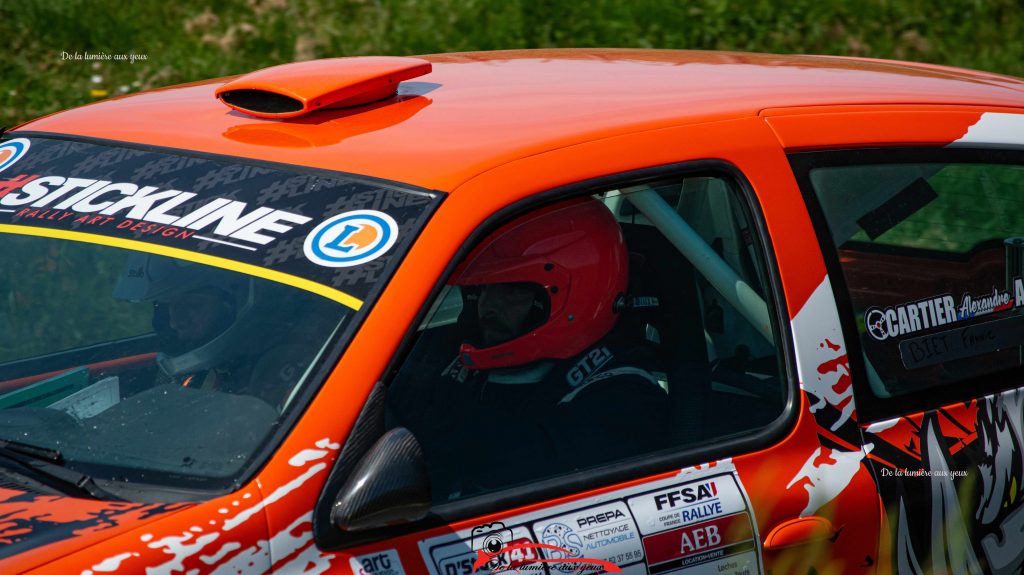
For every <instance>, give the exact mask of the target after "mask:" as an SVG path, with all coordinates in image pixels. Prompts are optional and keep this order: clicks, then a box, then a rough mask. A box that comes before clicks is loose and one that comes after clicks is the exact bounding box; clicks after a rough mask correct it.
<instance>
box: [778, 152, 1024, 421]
mask: <svg viewBox="0 0 1024 575" xmlns="http://www.w3.org/2000/svg"><path fill="white" fill-rule="evenodd" d="M788 158H789V163H790V167H791V168H792V170H793V175H794V176H795V177H796V180H797V183H798V184H799V186H800V192H801V194H802V195H803V197H804V202H805V204H806V205H807V211H808V213H809V214H810V217H811V222H812V224H813V226H814V231H815V234H816V235H817V239H818V245H819V248H820V249H821V253H822V257H823V258H824V260H825V268H826V271H827V273H828V277H829V279H830V281H831V285H832V293H833V296H834V297H835V301H836V306H837V308H838V310H839V323H840V325H841V328H842V334H843V339H845V340H846V350H847V356H848V359H849V362H850V377H851V379H852V382H853V399H854V403H855V405H856V406H857V419H858V422H859V423H860V424H861V425H862V426H866V425H868V424H870V423H873V422H878V421H886V420H889V419H892V418H895V417H899V416H903V415H910V414H914V413H921V412H924V411H929V410H933V409H938V408H941V407H944V406H947V405H952V404H954V403H958V402H966V401H970V400H972V399H976V398H979V397H984V396H987V395H992V394H994V393H998V392H1001V391H1005V390H1008V389H1015V388H1019V387H1021V385H1022V384H1021V383H1020V382H1021V381H1024V366H1021V367H1018V368H1016V369H1009V370H1004V371H1000V372H996V373H990V374H984V375H980V376H975V377H972V378H969V379H963V380H960V381H955V382H950V383H946V384H943V385H937V386H935V387H928V388H926V389H922V390H919V391H913V392H910V393H906V394H901V395H897V396H893V397H878V396H877V395H875V393H874V392H873V391H872V390H871V387H870V384H869V382H868V380H867V376H866V373H867V368H866V366H865V363H864V349H863V346H862V345H861V340H860V334H859V332H858V330H857V321H856V316H855V313H854V308H853V302H852V301H851V299H850V291H849V289H848V288H847V284H846V279H845V277H844V275H843V270H842V267H841V265H840V263H839V254H838V251H837V250H836V248H835V247H834V246H833V243H832V232H831V230H830V228H829V226H828V221H827V220H826V218H825V212H824V210H823V208H822V206H821V202H819V201H818V197H817V195H816V194H815V191H814V186H813V184H812V182H811V179H810V173H811V170H812V169H814V168H826V167H846V166H861V165H879V164H912V163H943V164H956V163H959V164H1010V165H1019V166H1024V151H1022V150H1012V149H1005V148H992V147H985V148H968V147H962V148H961V147H956V148H946V147H938V146H936V147H899V148H845V149H829V150H817V151H809V152H796V153H792V154H788Z"/></svg>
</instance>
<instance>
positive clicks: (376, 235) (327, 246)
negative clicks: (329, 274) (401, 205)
mask: <svg viewBox="0 0 1024 575" xmlns="http://www.w3.org/2000/svg"><path fill="white" fill-rule="evenodd" d="M397 240H398V224H397V223H396V222H395V220H394V218H392V217H391V216H389V215H387V214H385V213H384V212H378V211H376V210H355V211H351V212H345V213H343V214H338V215H336V216H334V217H332V218H330V219H328V220H326V221H324V222H322V223H321V224H320V225H318V226H317V227H316V228H314V229H313V231H312V232H310V233H309V235H308V236H306V242H305V244H303V251H304V252H305V254H306V257H307V258H309V260H310V261H311V262H313V263H315V264H318V265H321V266H326V267H332V268H344V267H349V266H357V265H361V264H364V263H366V262H368V261H371V260H375V259H377V258H379V257H380V256H382V255H384V254H385V253H387V251H388V250H389V249H391V247H392V246H393V245H395V242H396V241H397Z"/></svg>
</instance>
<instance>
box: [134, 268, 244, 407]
mask: <svg viewBox="0 0 1024 575" xmlns="http://www.w3.org/2000/svg"><path fill="white" fill-rule="evenodd" d="M247 283H248V282H247V281H246V280H244V279H241V278H239V277H238V276H237V275H236V274H233V273H231V272H227V271H223V270H219V269H216V268H212V267H209V266H204V265H199V264H194V263H192V262H188V261H185V260H178V259H174V258H168V257H163V256H156V255H150V254H141V253H133V254H131V255H130V256H129V258H128V262H127V265H126V270H125V272H124V273H123V274H122V276H121V278H120V279H119V281H118V283H117V286H115V288H114V298H115V299H118V300H122V301H133V302H150V303H151V304H152V305H153V329H154V331H155V332H156V334H157V337H158V346H159V349H160V350H161V352H162V353H161V355H160V356H158V361H159V362H160V363H161V368H162V369H163V370H164V371H165V372H166V375H167V376H169V377H170V379H171V382H170V383H174V384H177V385H181V386H183V387H193V388H200V389H208V390H221V389H230V388H231V387H233V384H235V383H236V382H237V381H238V380H240V379H242V377H240V376H241V374H240V373H239V372H240V371H241V370H242V365H241V364H240V362H239V361H237V360H236V361H234V362H229V361H225V360H226V359H227V358H225V357H223V354H221V353H218V352H219V351H223V350H222V348H223V346H219V345H215V344H214V343H215V341H216V340H217V339H218V336H223V335H224V334H225V332H227V331H228V330H229V328H230V327H231V326H232V325H233V324H234V323H235V321H236V320H237V318H238V308H239V307H240V306H239V303H240V302H241V301H243V300H244V299H245V293H244V292H245V291H246V287H247V285H246V284H247ZM242 305H244V303H243V304H242Z"/></svg>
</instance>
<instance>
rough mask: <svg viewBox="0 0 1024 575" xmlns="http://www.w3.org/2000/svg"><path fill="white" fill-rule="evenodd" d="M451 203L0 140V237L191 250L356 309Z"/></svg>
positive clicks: (373, 188) (127, 153) (220, 163)
mask: <svg viewBox="0 0 1024 575" xmlns="http://www.w3.org/2000/svg"><path fill="white" fill-rule="evenodd" d="M8 137H10V135H9V136H8ZM442 196H443V194H441V193H439V192H432V191H429V190H422V189H417V188H413V187H411V186H405V185H402V184H395V183H391V182H385V181H380V180H374V179H371V178H365V177H361V176H355V175H350V174H343V173H339V172H332V171H327V170H318V169H313V168H304V167H300V166H288V165H282V164H271V163H267V162H255V161H250V160H238V159H233V158H229V157H222V156H211V155H202V156H199V155H189V153H188V152H182V153H177V152H176V151H173V150H163V149H153V148H146V149H141V148H136V147H120V146H118V145H116V144H109V145H108V144H105V143H103V144H101V143H94V142H84V141H76V140H73V139H64V138H50V137H34V136H33V137H18V138H13V139H5V140H3V141H0V232H3V233H14V234H19V233H20V234H24V235H35V236H43V237H51V238H60V239H70V240H77V241H91V242H94V243H101V244H104V243H105V244H109V245H112V246H115V247H128V248H133V249H142V250H144V251H145V249H146V248H145V247H144V246H145V245H147V244H148V245H149V246H156V247H153V248H151V251H152V252H153V253H157V254H161V255H169V254H178V255H180V257H189V256H188V254H186V253H185V252H189V253H191V254H195V256H194V258H195V259H196V261H199V262H201V263H210V262H213V261H217V262H225V261H228V262H235V263H236V264H241V265H239V266H237V267H239V269H243V270H248V271H250V272H255V273H261V272H260V270H263V272H262V273H264V275H265V276H267V277H270V278H271V279H273V278H276V279H278V281H284V282H285V283H288V282H289V279H288V278H292V279H297V281H295V282H292V283H293V285H298V286H301V287H306V288H307V289H310V290H311V291H316V292H317V293H320V294H321V295H325V296H326V297H333V298H334V299H337V300H338V301H340V302H342V303H346V304H348V305H350V306H351V307H356V308H358V306H359V305H361V302H362V300H364V299H366V298H367V297H369V296H370V295H371V294H372V293H374V292H375V291H376V290H377V289H379V287H380V286H381V284H382V282H383V280H384V279H385V276H386V275H387V274H389V273H390V270H391V269H393V267H394V264H395V263H397V261H399V259H400V258H401V256H402V255H403V254H404V251H405V250H406V249H407V248H408V247H409V245H410V243H411V241H412V239H413V238H414V237H415V236H416V234H417V232H418V231H419V230H420V229H421V228H422V227H423V225H424V223H425V222H426V220H427V218H429V216H430V214H431V213H432V211H433V210H434V208H436V206H437V205H438V204H439V203H440V201H441V199H442ZM140 242H141V243H140ZM140 246H142V247H140ZM167 248H170V249H167ZM180 250H184V252H183V251H180ZM182 254H184V255H182ZM202 256H207V258H206V260H205V261H204V259H203V257H202ZM317 286H321V287H317Z"/></svg>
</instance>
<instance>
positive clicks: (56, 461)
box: [0, 439, 119, 500]
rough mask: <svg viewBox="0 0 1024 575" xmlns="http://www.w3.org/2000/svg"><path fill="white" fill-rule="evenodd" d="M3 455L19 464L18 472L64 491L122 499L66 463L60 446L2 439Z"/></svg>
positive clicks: (0, 448)
mask: <svg viewBox="0 0 1024 575" xmlns="http://www.w3.org/2000/svg"><path fill="white" fill-rule="evenodd" d="M0 457H3V458H5V459H7V460H9V461H13V462H14V463H16V464H18V467H19V468H20V470H19V471H17V472H19V473H21V474H22V475H28V476H29V478H30V479H33V480H38V481H41V482H42V483H44V484H46V485H48V486H50V487H52V488H54V489H57V490H59V491H60V492H62V493H66V494H68V495H72V496H79V497H88V498H90V499H105V500H117V499H119V498H118V497H115V496H113V495H111V494H110V493H107V492H106V491H104V490H103V489H101V488H100V487H99V486H98V485H96V483H95V482H94V481H93V480H92V477H90V476H88V475H86V474H84V473H79V472H77V471H72V470H71V469H68V468H66V467H64V456H63V454H61V452H60V451H58V450H56V449H50V448H47V447H39V446H36V445H30V444H28V443H21V442H20V441H10V440H5V439H0ZM12 471H14V470H12ZM26 472H27V473H26Z"/></svg>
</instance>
